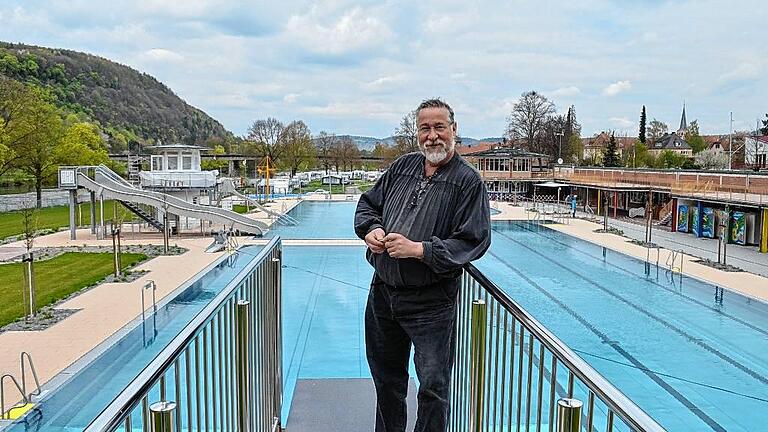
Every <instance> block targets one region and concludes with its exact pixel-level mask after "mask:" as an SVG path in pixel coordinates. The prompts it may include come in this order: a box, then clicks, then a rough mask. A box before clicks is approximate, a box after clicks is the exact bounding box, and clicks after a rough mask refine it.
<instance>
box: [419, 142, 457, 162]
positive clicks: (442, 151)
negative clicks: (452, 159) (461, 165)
mask: <svg viewBox="0 0 768 432" xmlns="http://www.w3.org/2000/svg"><path fill="white" fill-rule="evenodd" d="M426 144H427V143H424V145H422V146H421V154H423V155H424V157H425V158H427V161H428V162H429V163H430V164H432V165H437V164H439V163H440V162H442V161H444V160H445V158H447V157H448V153H449V152H451V151H453V148H454V146H455V143H454V142H453V140H451V142H450V143H448V144H447V145H446V144H445V143H441V144H443V146H442V147H427V146H426Z"/></svg>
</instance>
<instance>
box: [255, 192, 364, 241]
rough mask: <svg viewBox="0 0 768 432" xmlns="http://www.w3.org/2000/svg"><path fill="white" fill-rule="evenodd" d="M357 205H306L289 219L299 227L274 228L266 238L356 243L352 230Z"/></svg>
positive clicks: (346, 202)
mask: <svg viewBox="0 0 768 432" xmlns="http://www.w3.org/2000/svg"><path fill="white" fill-rule="evenodd" d="M355 208H357V201H330V200H329V201H303V202H302V203H301V204H299V205H297V206H296V207H294V208H292V209H291V211H290V212H288V214H289V215H291V216H292V217H293V218H294V219H296V220H297V221H299V223H298V225H295V226H288V225H274V226H273V227H272V229H271V230H270V231H269V232H268V233H267V235H266V237H269V238H271V237H275V236H277V235H279V236H280V237H281V238H283V239H356V238H357V236H356V235H355V233H354V231H353V230H352V226H353V223H354V216H355Z"/></svg>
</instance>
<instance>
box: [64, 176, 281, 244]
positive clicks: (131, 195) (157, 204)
mask: <svg viewBox="0 0 768 432" xmlns="http://www.w3.org/2000/svg"><path fill="white" fill-rule="evenodd" d="M83 168H86V167H83ZM85 171H86V172H88V171H90V172H92V173H93V176H94V177H95V178H91V177H89V176H88V175H87V174H86V172H84V170H83V169H78V171H77V186H78V187H82V188H85V189H87V190H89V191H91V192H95V193H96V194H97V195H101V196H102V197H104V198H111V199H116V200H119V201H124V202H129V203H136V204H144V205H148V206H151V207H154V208H156V209H158V210H160V211H165V212H168V213H170V214H174V215H178V216H184V217H190V218H194V219H199V220H206V221H211V222H213V223H220V224H223V225H224V226H225V227H226V228H227V229H231V230H233V231H239V232H240V233H249V234H254V235H264V234H266V233H267V231H268V230H269V227H268V226H267V225H266V224H265V223H263V222H260V221H257V220H254V219H251V218H249V217H246V216H243V215H241V214H239V213H235V212H233V211H230V210H225V209H223V208H219V207H212V206H206V205H199V204H193V203H190V202H187V201H184V200H183V199H181V198H177V197H175V196H173V195H168V194H164V193H162V192H155V191H150V190H144V189H137V188H135V187H134V186H133V185H131V184H130V183H128V182H127V181H126V180H124V179H123V178H122V177H120V176H119V175H117V174H116V173H115V172H114V171H112V170H110V169H109V168H107V167H106V166H104V165H99V166H97V167H87V169H85Z"/></svg>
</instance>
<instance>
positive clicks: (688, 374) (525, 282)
mask: <svg viewBox="0 0 768 432" xmlns="http://www.w3.org/2000/svg"><path fill="white" fill-rule="evenodd" d="M302 205H304V204H302ZM338 229H339V230H343V229H346V230H348V233H351V224H350V225H347V227H346V228H344V227H338ZM493 230H494V233H493V244H492V246H491V249H490V250H489V252H488V254H487V255H486V256H485V257H484V258H482V259H481V260H479V261H478V262H477V263H476V264H477V267H478V268H479V269H480V270H481V271H483V272H484V273H485V274H486V275H488V276H489V277H490V278H491V279H492V280H493V281H494V282H496V283H497V284H498V285H499V286H500V287H502V288H503V289H505V290H506V292H507V293H508V294H509V295H510V296H512V297H513V298H514V299H515V300H516V301H517V302H518V303H520V304H521V305H522V306H523V307H525V308H526V309H527V310H528V311H529V312H531V313H532V314H533V315H534V316H535V317H536V318H537V319H538V320H539V321H540V322H542V324H544V325H545V326H547V327H548V328H549V329H550V330H552V331H553V332H554V333H555V334H556V335H557V336H558V337H559V338H560V339H562V340H563V341H564V342H565V343H567V344H568V345H569V346H570V347H571V348H572V349H573V350H574V351H576V352H577V353H578V354H579V355H581V356H582V357H583V358H584V359H585V360H586V361H587V362H588V363H589V364H590V365H592V366H593V367H594V368H595V369H596V370H597V371H598V372H600V373H601V374H603V375H604V376H605V377H606V378H608V379H609V380H610V381H611V382H612V383H614V385H615V386H616V387H618V388H619V389H620V390H621V391H623V392H624V393H625V394H626V395H627V396H629V397H630V398H631V399H633V400H634V401H635V402H636V403H637V404H638V405H639V406H640V407H641V408H643V409H644V410H646V412H648V413H649V414H650V415H651V416H652V417H654V418H655V419H656V420H657V421H658V422H659V423H660V424H661V425H662V426H664V427H665V428H667V429H668V430H671V431H689V430H716V431H720V430H728V431H732V430H744V431H754V430H759V429H760V428H761V427H762V426H763V424H764V418H763V415H762V414H761V413H764V412H765V410H766V409H768V385H766V383H768V306H767V305H766V304H765V303H762V302H759V301H756V300H753V299H750V298H747V297H744V296H741V295H739V294H736V293H733V292H729V291H723V290H721V289H719V288H717V287H715V286H713V285H711V284H708V283H704V282H701V281H698V280H695V279H692V278H688V277H682V278H680V276H679V275H674V276H671V275H669V274H667V273H666V272H665V271H664V269H663V268H661V269H657V268H655V265H650V266H647V265H646V263H644V262H643V261H640V260H637V259H634V258H631V257H628V256H625V255H623V254H620V253H617V252H614V251H611V250H608V249H605V248H602V247H600V246H596V245H594V244H591V243H588V242H585V241H582V240H579V239H576V238H573V237H570V236H568V235H566V234H562V233H559V232H557V231H554V230H552V229H549V228H547V227H544V226H541V225H532V224H529V223H526V222H495V223H494V224H493ZM333 235H334V236H335V237H336V238H341V236H343V235H344V234H343V233H335V234H333ZM348 235H349V236H350V237H351V236H353V235H354V234H348ZM363 252H364V250H363V248H361V247H324V248H308V247H291V248H286V253H285V255H284V256H285V260H286V261H285V263H286V266H291V267H290V268H287V269H286V271H285V272H284V278H285V283H284V290H285V291H286V294H285V296H286V299H287V298H289V297H290V298H292V301H291V302H289V301H287V300H286V302H285V308H286V309H285V317H286V323H285V333H284V353H285V356H286V358H285V359H284V362H285V371H287V372H286V395H288V396H289V395H290V394H291V392H292V388H293V385H294V384H295V379H296V377H299V378H331V377H333V378H355V377H368V376H370V374H369V372H368V369H367V364H366V363H365V352H364V345H363V342H362V332H363V327H362V317H363V311H364V307H365V296H366V294H367V289H368V283H369V281H370V277H371V275H372V270H371V269H370V267H369V266H368V265H367V263H366V262H365V260H364V258H363ZM288 316H293V317H295V319H294V320H292V321H291V322H288V320H287V317H288ZM329 347H332V349H329ZM289 401H290V399H287V401H286V402H289ZM288 406H289V404H288V403H286V408H284V410H287V407H288Z"/></svg>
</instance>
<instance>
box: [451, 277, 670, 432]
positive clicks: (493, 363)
mask: <svg viewBox="0 0 768 432" xmlns="http://www.w3.org/2000/svg"><path fill="white" fill-rule="evenodd" d="M465 270H466V274H465V276H464V278H463V281H462V293H461V297H460V304H459V310H460V311H459V323H458V342H457V350H456V352H457V358H456V366H455V367H454V379H453V384H452V389H451V390H452V396H451V400H452V402H453V408H452V418H451V422H450V426H451V428H450V429H449V430H451V431H452V432H463V431H465V430H467V429H466V426H467V425H468V424H469V417H468V415H469V413H468V411H467V408H468V407H467V402H468V401H469V398H470V396H469V395H468V394H467V393H468V390H469V389H468V387H469V378H468V377H470V376H471V375H472V373H473V371H471V370H468V369H469V365H470V364H471V359H469V356H470V354H469V350H468V347H470V346H471V340H470V339H471V337H470V335H469V327H470V326H469V324H468V323H469V320H470V318H469V310H470V305H471V302H472V301H473V300H476V299H479V300H485V301H486V303H487V304H488V326H489V327H488V336H487V337H486V339H487V341H488V342H487V344H488V348H489V349H488V353H487V354H486V357H487V358H488V360H487V363H486V366H485V370H486V372H485V373H486V377H487V379H486V382H487V384H486V389H485V391H486V395H487V396H488V395H490V394H491V392H493V397H486V401H487V402H486V404H485V411H484V412H483V416H482V418H481V419H480V420H479V421H483V422H484V425H485V429H484V430H498V426H499V425H498V423H502V425H503V424H504V423H507V422H508V423H507V424H509V425H513V423H512V422H513V417H514V414H515V413H514V412H513V411H515V410H516V415H517V425H518V427H519V426H520V424H521V423H525V426H526V430H527V427H528V426H529V425H530V424H531V423H532V418H534V417H535V420H534V421H535V422H536V423H535V425H536V430H544V429H542V428H541V426H542V424H543V423H544V424H546V423H548V424H549V426H550V429H549V430H550V431H552V430H553V429H552V427H553V424H554V413H555V410H556V408H555V402H554V401H555V394H556V392H557V391H556V388H557V387H558V386H561V384H559V383H558V378H557V377H558V370H559V369H558V366H560V367H565V369H566V371H565V372H566V375H567V377H568V378H567V384H566V385H565V388H563V390H562V392H563V393H567V397H573V394H574V389H575V386H576V384H577V383H578V382H580V383H582V384H583V386H584V387H586V391H587V392H588V393H589V395H588V396H589V397H588V399H589V403H588V405H586V406H585V411H586V415H587V416H588V419H589V421H588V424H587V426H588V429H587V430H590V431H591V430H592V427H593V424H592V422H593V420H594V414H595V410H596V408H597V405H596V404H595V402H594V399H595V398H597V399H598V400H599V401H601V402H602V403H603V404H604V405H605V407H607V414H606V416H607V417H606V418H607V423H608V429H605V430H607V431H609V432H610V431H611V430H613V427H614V426H613V425H614V423H618V422H615V421H613V419H614V417H615V418H618V419H620V420H621V421H622V422H623V423H624V424H626V425H627V426H628V427H629V428H630V430H633V431H649V432H662V431H664V428H662V427H661V426H660V425H659V424H658V423H657V422H656V421H655V420H653V419H652V418H651V417H650V416H649V415H648V414H647V413H645V412H644V411H643V410H642V409H641V408H639V407H638V406H637V405H636V404H635V403H634V402H632V400H630V399H629V398H628V397H627V396H625V395H624V394H623V393H622V392H621V391H619V390H618V389H617V388H616V387H614V386H613V385H612V384H611V383H610V382H608V380H606V379H605V378H604V377H603V376H602V375H600V374H599V373H598V372H597V371H595V370H594V369H593V368H592V367H591V366H590V365H589V364H587V363H586V362H585V361H584V360H582V359H581V358H580V357H579V356H578V355H576V354H575V353H574V352H573V351H572V350H571V349H570V348H568V346H566V345H565V344H564V343H563V342H562V341H561V340H560V339H558V338H557V337H556V336H555V335H554V334H552V332H550V331H549V330H548V329H547V328H545V327H544V326H543V325H542V324H541V323H539V322H538V321H537V320H536V319H535V318H533V316H531V315H530V314H529V313H528V312H527V311H526V310H525V309H523V308H522V307H521V306H520V305H519V304H518V303H517V302H515V301H514V300H512V299H511V298H510V297H509V296H508V295H507V294H506V293H504V292H503V291H502V290H501V289H500V288H499V287H498V286H497V285H496V284H494V283H493V282H492V281H491V280H490V279H488V278H487V277H486V276H485V275H484V274H483V273H482V272H480V271H479V270H478V269H477V268H476V267H475V266H474V265H472V264H469V265H467V266H466V267H465ZM510 318H511V320H512V325H511V338H510V337H509V333H510V331H509V327H508V325H507V324H508V323H507V321H508V319H510ZM502 320H503V324H502ZM517 323H519V325H518V324H517ZM516 332H517V333H516ZM500 339H503V346H502V347H501V349H500V346H499V345H500ZM508 342H510V343H511V348H510V349H508V348H507V343H508ZM494 344H495V345H494ZM516 345H517V346H516ZM534 346H538V350H537V351H536V352H534ZM526 348H527V349H526ZM518 350H519V351H518ZM515 351H518V352H517V353H516V352H515ZM516 354H517V355H516ZM500 357H501V368H499V358H500ZM508 357H509V360H510V361H509V365H507V358H508ZM515 357H516V358H515ZM545 357H546V358H549V359H551V365H545V360H544V359H545ZM525 359H527V361H526V360H525ZM534 359H535V360H534ZM516 362H517V364H515V363H516ZM524 362H525V363H527V373H526V369H524V367H523V365H524ZM534 364H536V369H534ZM548 366H549V368H547V367H548ZM507 371H508V373H509V378H507ZM536 371H537V373H534V372H536ZM499 376H501V382H502V385H501V386H500V387H501V397H500V398H499V397H498V395H497V392H498V390H499V388H498V387H499ZM545 376H547V380H548V382H547V383H545V382H544V377H545ZM524 377H525V378H524ZM526 378H527V380H526ZM507 379H508V380H509V381H510V382H513V384H515V385H509V383H508V382H506V380H507ZM535 379H537V380H538V383H537V382H536V380H535ZM524 381H527V384H525V388H524V387H523V382H524ZM545 385H548V386H549V389H547V390H544V386H545ZM492 386H493V389H491V387H492ZM507 386H509V392H510V394H509V396H508V397H505V393H504V392H505V389H506V387H507ZM515 387H517V390H516V392H517V399H516V401H517V406H516V407H515V406H513V404H512V400H513V394H512V393H513V392H515ZM544 392H546V393H549V397H548V398H549V403H548V408H549V411H548V412H547V413H546V414H545V413H544V412H543V411H544V408H545V405H544V404H545V403H546V402H544V401H543V398H544V396H545V395H544V394H543V393H544ZM534 393H538V394H536V395H534ZM534 397H535V400H532V398H534ZM532 403H533V406H532ZM507 404H508V414H507V415H505V409H507ZM543 415H548V416H549V420H548V421H547V419H546V417H544V418H542V416H543ZM502 427H503V426H502ZM510 427H511V426H510ZM510 430H511V429H510ZM518 430H519V429H518Z"/></svg>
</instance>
